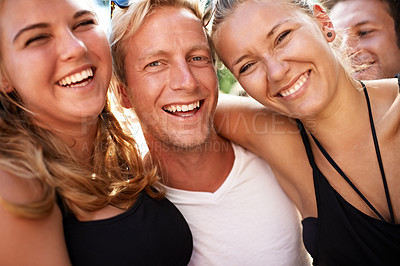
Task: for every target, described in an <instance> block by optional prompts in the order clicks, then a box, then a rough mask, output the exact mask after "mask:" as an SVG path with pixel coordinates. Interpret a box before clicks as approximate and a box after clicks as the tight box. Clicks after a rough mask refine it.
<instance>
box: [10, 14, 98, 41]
mask: <svg viewBox="0 0 400 266" xmlns="http://www.w3.org/2000/svg"><path fill="white" fill-rule="evenodd" d="M88 13H92V14H93V12H91V11H88V10H81V11H78V12H76V13H75V14H74V16H73V18H74V19H77V18H79V17H81V16H83V15H85V14H88ZM49 27H50V25H49V24H48V23H36V24H32V25H29V26H27V27H25V28H23V29H21V30H20V31H19V32H18V33H17V34H16V35H15V36H14V39H13V43H14V42H15V41H16V40H17V39H18V37H19V36H20V35H21V34H23V33H24V32H27V31H30V30H34V29H44V28H49Z"/></svg>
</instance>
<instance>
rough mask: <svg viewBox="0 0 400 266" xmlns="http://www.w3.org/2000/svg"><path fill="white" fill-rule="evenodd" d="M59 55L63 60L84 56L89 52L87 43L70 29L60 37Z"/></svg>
mask: <svg viewBox="0 0 400 266" xmlns="http://www.w3.org/2000/svg"><path fill="white" fill-rule="evenodd" d="M58 47H59V55H60V58H61V59H62V60H63V61H69V60H73V59H76V58H80V57H82V56H83V55H84V54H85V53H86V52H87V47H86V45H85V43H84V42H83V41H82V40H80V39H79V38H77V37H76V36H75V35H74V34H73V33H72V32H71V31H70V30H67V31H66V32H65V33H64V34H62V36H61V37H60V41H59V45H58Z"/></svg>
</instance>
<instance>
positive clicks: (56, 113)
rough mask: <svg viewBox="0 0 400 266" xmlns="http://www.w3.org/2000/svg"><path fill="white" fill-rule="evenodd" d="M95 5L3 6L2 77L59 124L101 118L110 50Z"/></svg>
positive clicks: (53, 1)
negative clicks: (94, 10) (97, 17)
mask: <svg viewBox="0 0 400 266" xmlns="http://www.w3.org/2000/svg"><path fill="white" fill-rule="evenodd" d="M90 10H91V9H90V8H89V6H88V5H87V3H85V1H78V0H31V1H23V0H12V1H11V0H6V1H4V4H3V6H2V9H1V15H0V27H1V30H0V32H1V36H0V39H1V47H0V48H1V55H2V58H1V60H2V61H3V62H2V64H3V67H4V70H5V73H3V77H7V79H6V80H5V81H6V82H7V84H10V85H11V86H12V88H14V89H15V90H16V91H17V93H18V94H19V96H20V97H21V99H22V102H23V105H24V106H25V107H26V108H27V109H29V110H30V111H32V112H34V113H36V114H37V118H38V121H40V123H41V124H43V125H47V126H51V127H54V128H57V130H64V129H68V130H69V129H71V127H73V125H74V124H76V125H79V127H82V123H85V122H86V123H88V122H90V121H93V120H94V119H97V116H98V114H99V113H100V112H101V110H102V109H103V107H104V104H105V100H106V93H107V88H108V84H109V81H110V78H111V54H110V48H109V45H108V41H107V37H106V35H105V33H104V31H103V30H102V29H101V28H100V26H99V25H98V23H97V19H96V17H95V15H94V13H93V12H92V11H90ZM55 14H57V15H55ZM90 123H92V122H90Z"/></svg>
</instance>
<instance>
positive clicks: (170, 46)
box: [128, 7, 208, 53]
mask: <svg viewBox="0 0 400 266" xmlns="http://www.w3.org/2000/svg"><path fill="white" fill-rule="evenodd" d="M188 45H207V46H208V42H207V38H206V35H205V31H204V29H203V27H202V23H201V21H200V20H199V19H198V18H197V17H196V16H195V15H194V14H193V13H192V12H191V11H190V10H189V9H187V8H178V7H163V8H159V9H156V10H155V11H154V12H153V13H152V14H151V15H150V16H149V17H148V18H147V20H146V21H145V23H144V24H143V26H142V27H141V28H140V29H139V30H138V31H137V32H136V33H135V34H134V35H133V36H132V37H131V39H130V40H129V46H128V47H130V48H131V49H130V50H133V49H135V50H141V51H142V53H143V52H145V51H154V50H156V49H159V50H174V49H179V48H183V47H186V46H188Z"/></svg>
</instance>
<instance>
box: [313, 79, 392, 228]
mask: <svg viewBox="0 0 400 266" xmlns="http://www.w3.org/2000/svg"><path fill="white" fill-rule="evenodd" d="M360 82H361V81H360ZM361 85H362V86H363V89H364V94H365V99H366V102H367V106H368V113H369V120H370V125H371V133H372V138H373V140H374V145H375V151H376V155H377V159H378V163H379V168H380V171H381V176H382V182H383V185H384V189H385V195H386V199H387V203H388V208H389V213H390V218H391V223H394V215H393V208H392V203H391V201H390V195H389V189H388V186H387V182H386V176H385V171H384V168H383V163H382V158H381V154H380V150H379V144H378V139H377V137H376V131H375V126H374V120H373V117H372V111H371V104H370V101H369V96H368V92H367V88H366V87H365V85H364V83H362V82H361ZM310 135H311V137H312V138H313V140H314V141H315V143H316V145H317V147H318V149H319V150H320V151H321V153H322V154H323V155H324V157H325V158H326V159H327V160H328V162H329V163H330V164H331V165H332V167H333V168H335V170H336V171H337V172H338V173H339V174H340V175H341V176H342V177H343V179H344V180H346V182H347V183H348V184H349V185H350V186H351V187H352V188H353V189H354V191H355V192H356V193H357V194H358V195H359V196H360V198H362V199H363V201H364V202H365V203H366V204H367V205H368V207H370V209H371V210H372V211H373V212H374V213H375V214H376V215H377V216H378V217H379V219H381V220H382V221H385V218H383V216H382V215H381V214H380V213H379V212H378V210H377V209H376V208H375V207H374V206H373V205H372V204H371V203H370V202H369V201H368V200H367V198H366V197H365V196H364V195H363V194H362V193H361V191H360V190H359V189H358V188H357V187H356V186H355V185H354V184H353V182H351V180H350V179H349V178H348V177H347V175H346V174H345V173H344V172H343V171H342V169H341V168H340V167H339V165H337V164H336V162H335V161H334V160H333V158H332V157H331V156H330V155H329V154H328V152H327V151H326V150H325V149H324V147H323V146H322V145H321V143H320V142H319V141H318V140H317V138H315V137H314V136H313V135H312V134H310Z"/></svg>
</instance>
